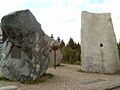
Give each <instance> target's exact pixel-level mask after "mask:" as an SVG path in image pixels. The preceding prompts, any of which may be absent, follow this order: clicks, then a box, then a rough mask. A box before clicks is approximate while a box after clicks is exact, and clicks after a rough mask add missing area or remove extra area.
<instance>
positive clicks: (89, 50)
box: [81, 11, 120, 74]
mask: <svg viewBox="0 0 120 90" xmlns="http://www.w3.org/2000/svg"><path fill="white" fill-rule="evenodd" d="M119 69H120V60H119V55H118V49H117V42H116V37H115V33H114V30H113V25H112V20H111V14H110V13H100V14H95V13H89V12H87V11H83V12H82V15H81V70H82V71H85V72H98V73H108V74H113V73H116V72H117V71H119Z"/></svg>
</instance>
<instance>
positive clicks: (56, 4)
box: [0, 0, 120, 43]
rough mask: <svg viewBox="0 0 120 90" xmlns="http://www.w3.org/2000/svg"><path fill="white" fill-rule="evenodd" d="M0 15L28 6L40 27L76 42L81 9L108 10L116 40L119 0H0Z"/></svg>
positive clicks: (119, 29)
mask: <svg viewBox="0 0 120 90" xmlns="http://www.w3.org/2000/svg"><path fill="white" fill-rule="evenodd" d="M0 2H1V5H0V19H1V18H2V17H3V16H4V15H6V14H8V13H10V12H13V11H17V10H25V9H29V10H30V11H31V12H32V13H33V14H34V16H35V17H36V19H37V21H38V22H39V23H40V24H41V26H42V29H43V31H44V32H45V33H46V34H47V35H48V36H51V34H53V36H54V39H57V37H60V39H61V40H62V39H63V40H64V41H65V42H66V43H67V42H68V41H69V38H70V37H72V38H73V39H74V41H75V42H76V43H78V42H80V29H81V12H82V11H89V12H92V13H111V16H112V21H113V26H114V31H115V34H116V38H117V41H119V40H120V11H119V8H120V0H0Z"/></svg>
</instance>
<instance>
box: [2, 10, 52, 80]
mask: <svg viewBox="0 0 120 90" xmlns="http://www.w3.org/2000/svg"><path fill="white" fill-rule="evenodd" d="M1 29H2V32H3V38H4V40H3V42H4V43H3V47H2V51H1V54H0V67H1V71H2V74H3V76H4V77H5V78H7V79H9V80H18V81H24V80H36V79H37V80H38V79H39V78H41V77H42V76H43V75H44V74H45V72H46V70H47V68H48V65H49V61H50V57H49V53H50V51H49V50H50V48H49V42H48V40H47V39H46V38H45V37H46V34H45V33H44V32H43V30H42V28H41V24H39V23H38V22H37V20H36V19H35V17H34V15H33V14H32V13H31V12H30V10H21V11H16V12H13V13H10V14H8V15H6V16H4V17H3V18H2V19H1Z"/></svg>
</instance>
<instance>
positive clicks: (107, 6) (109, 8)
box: [102, 0, 120, 41]
mask: <svg viewBox="0 0 120 90" xmlns="http://www.w3.org/2000/svg"><path fill="white" fill-rule="evenodd" d="M119 8H120V1H119V0H105V1H104V3H103V5H102V11H103V12H110V13H111V16H112V21H113V26H114V31H115V34H116V37H117V41H119V39H120V12H119V10H118V9H119Z"/></svg>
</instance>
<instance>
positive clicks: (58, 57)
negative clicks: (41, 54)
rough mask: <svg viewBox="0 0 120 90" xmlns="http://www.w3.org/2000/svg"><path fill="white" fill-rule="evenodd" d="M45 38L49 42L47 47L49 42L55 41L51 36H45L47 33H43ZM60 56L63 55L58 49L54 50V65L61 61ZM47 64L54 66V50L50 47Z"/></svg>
mask: <svg viewBox="0 0 120 90" xmlns="http://www.w3.org/2000/svg"><path fill="white" fill-rule="evenodd" d="M45 38H46V40H47V41H48V42H49V47H50V48H51V46H50V45H51V43H52V42H53V41H55V40H54V39H52V38H51V37H49V36H47V35H45ZM56 43H57V42H56ZM62 58H63V55H62V53H61V51H60V49H58V50H57V51H56V65H59V64H60V63H61V60H62ZM49 66H50V67H53V66H54V51H53V50H52V49H50V63H49Z"/></svg>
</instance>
